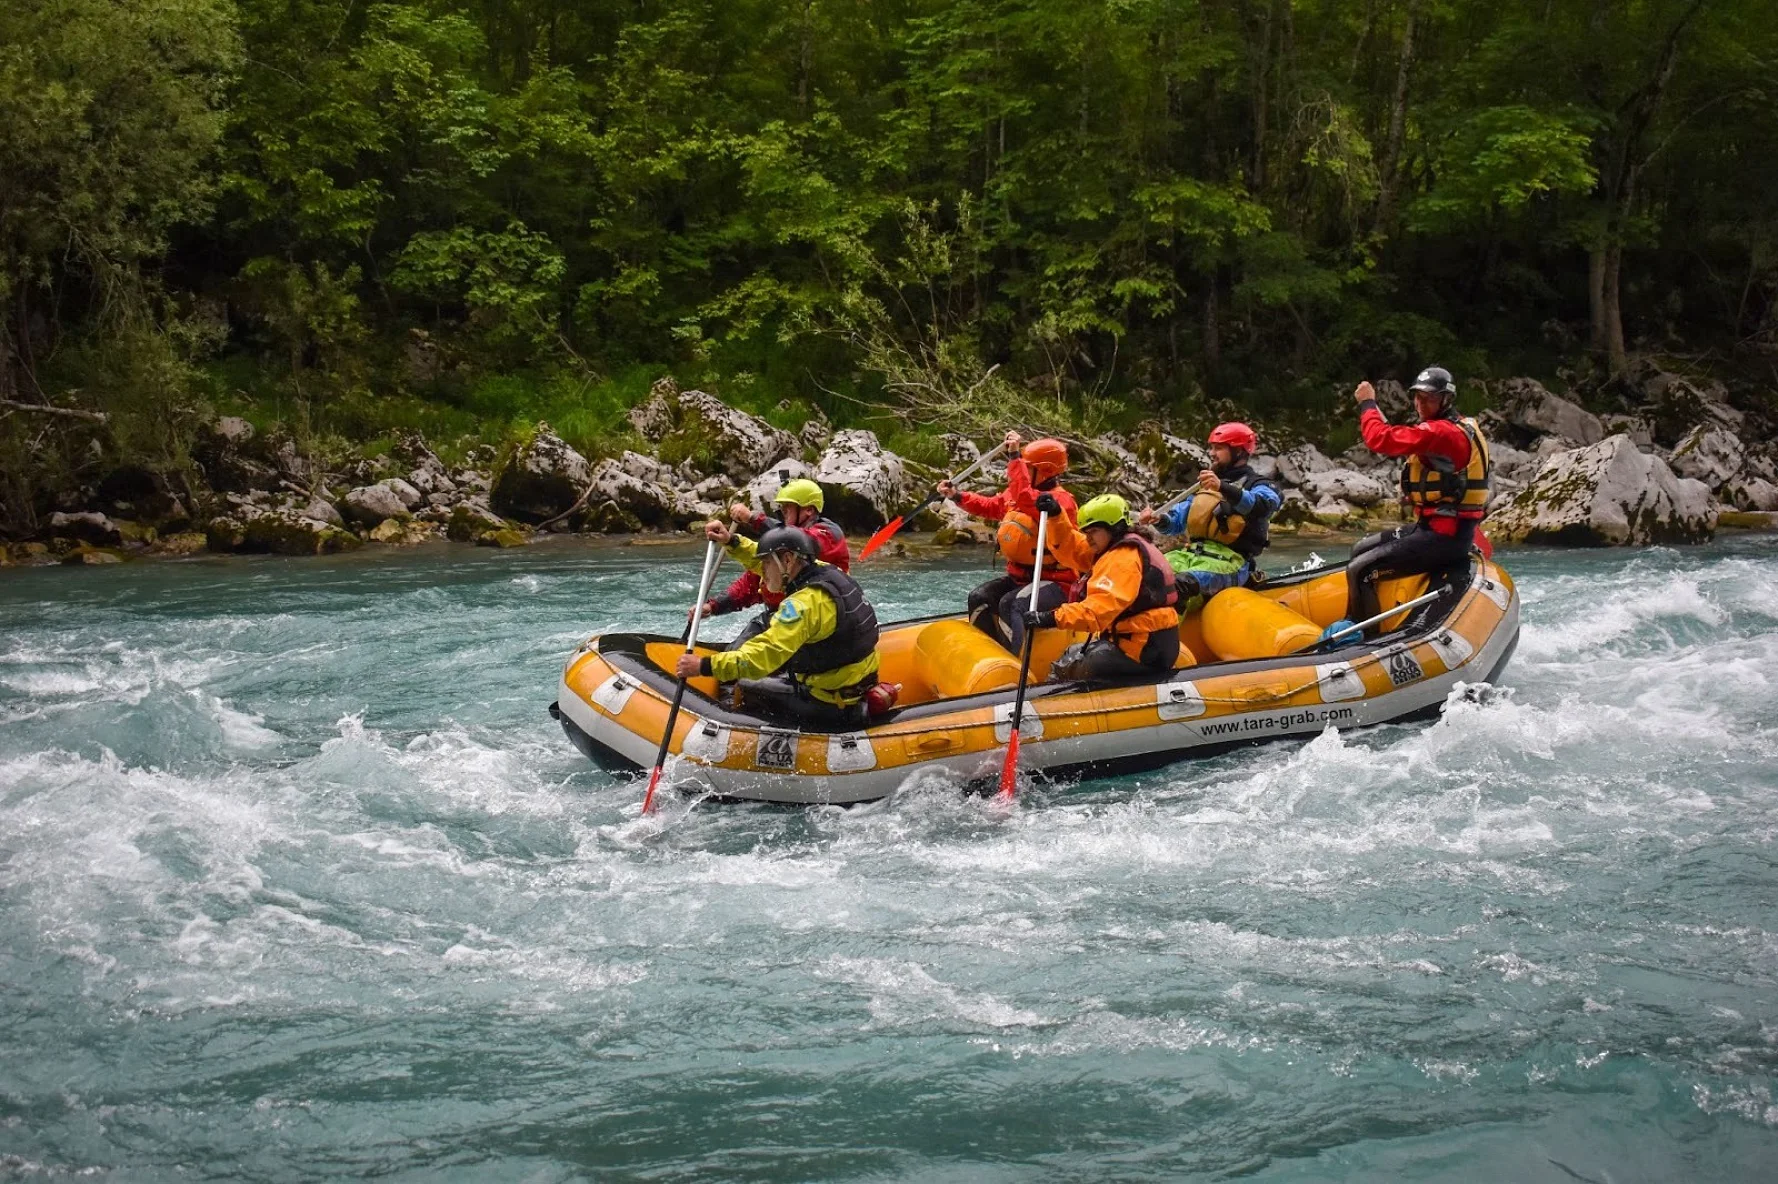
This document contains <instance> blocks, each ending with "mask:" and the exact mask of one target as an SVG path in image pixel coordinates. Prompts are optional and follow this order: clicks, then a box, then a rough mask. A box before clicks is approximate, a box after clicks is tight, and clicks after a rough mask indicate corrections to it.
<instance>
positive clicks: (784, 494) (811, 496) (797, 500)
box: [772, 477, 827, 510]
mask: <svg viewBox="0 0 1778 1184" xmlns="http://www.w3.org/2000/svg"><path fill="white" fill-rule="evenodd" d="M826 500H827V499H826V497H825V496H823V495H822V492H821V487H820V486H819V485H817V484H815V483H814V482H813V481H811V480H809V479H808V478H807V477H798V478H797V479H796V480H794V481H786V482H785V483H784V486H783V488H782V489H780V490H778V492H777V493H776V494H774V495H772V501H773V502H775V503H777V504H780V505H781V504H783V503H785V502H789V503H790V504H791V505H793V506H804V507H807V508H809V509H814V510H819V509H820V508H821V507H822V505H823V504H824V503H825V502H826Z"/></svg>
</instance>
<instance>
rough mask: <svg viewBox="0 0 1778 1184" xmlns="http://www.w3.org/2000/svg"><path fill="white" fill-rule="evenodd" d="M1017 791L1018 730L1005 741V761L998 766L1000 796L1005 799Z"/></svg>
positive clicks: (1008, 798) (1011, 796) (1015, 729)
mask: <svg viewBox="0 0 1778 1184" xmlns="http://www.w3.org/2000/svg"><path fill="white" fill-rule="evenodd" d="M1018 792H1019V730H1018V729H1017V728H1014V729H1013V731H1012V735H1011V736H1010V737H1008V738H1007V741H1006V763H1005V764H1004V765H1001V766H1000V797H1001V800H1003V801H1007V800H1010V799H1012V798H1013V797H1014V796H1015V795H1017V793H1018Z"/></svg>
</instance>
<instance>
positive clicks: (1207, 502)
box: [1185, 493, 1247, 546]
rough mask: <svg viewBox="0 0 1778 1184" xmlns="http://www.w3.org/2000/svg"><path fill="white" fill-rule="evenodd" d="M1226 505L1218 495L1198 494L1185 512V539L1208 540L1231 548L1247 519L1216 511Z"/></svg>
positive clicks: (1245, 525) (1239, 535) (1193, 540)
mask: <svg viewBox="0 0 1778 1184" xmlns="http://www.w3.org/2000/svg"><path fill="white" fill-rule="evenodd" d="M1227 504H1228V503H1227V502H1226V501H1224V500H1223V496H1222V494H1220V493H1200V494H1198V495H1197V496H1196V497H1194V498H1192V504H1191V509H1189V510H1187V511H1186V512H1185V537H1186V538H1187V539H1189V540H1190V541H1192V542H1194V543H1195V542H1199V541H1200V540H1203V539H1208V540H1210V541H1211V542H1215V543H1221V544H1223V545H1224V546H1233V545H1234V542H1235V540H1236V539H1238V538H1240V537H1241V532H1242V531H1243V530H1245V529H1246V528H1247V519H1245V518H1243V517H1241V515H1239V514H1236V513H1233V512H1230V513H1227V514H1218V513H1217V510H1218V509H1219V508H1221V507H1223V506H1226V505H1227Z"/></svg>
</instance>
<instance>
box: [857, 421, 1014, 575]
mask: <svg viewBox="0 0 1778 1184" xmlns="http://www.w3.org/2000/svg"><path fill="white" fill-rule="evenodd" d="M1005 451H1006V445H1005V444H1001V445H1000V446H998V447H996V448H990V449H989V450H988V451H986V452H984V453H982V455H981V456H980V457H979V458H978V459H977V460H976V462H975V463H974V464H973V465H970V466H969V467H968V468H967V469H964V470H963V471H962V472H961V473H958V474H957V475H956V476H955V477H952V478H950V482H951V484H953V485H956V484H957V483H959V482H961V481H967V480H968V479H969V478H970V477H973V476H974V475H975V471H976V470H977V469H979V468H981V467H982V466H983V465H985V464H987V463H988V462H989V461H991V460H993V459H994V458H995V457H997V456H999V455H1000V454H1001V453H1002V452H1005ZM938 499H939V492H938V490H937V488H936V487H935V488H934V489H933V491H932V492H931V493H929V494H927V495H926V500H925V501H923V502H921V503H920V504H919V505H917V506H915V507H914V508H913V509H911V510H909V511H908V512H907V513H905V514H901V515H898V516H896V517H894V518H891V519H890V520H889V521H888V522H886V523H884V524H883V526H882V528H881V529H879V530H878V531H877V533H876V534H873V535H871V536H870V539H869V541H867V542H866V543H865V544H864V549H863V550H861V551H859V552H858V558H859V559H860V560H861V561H862V560H865V559H869V558H870V557H871V554H872V552H874V551H876V549H877V548H878V547H881V546H882V545H883V544H884V543H886V542H888V541H889V540H890V539H892V538H894V537H895V535H896V532H897V531H899V530H900V529H901V528H902V527H904V526H906V525H907V524H908V523H909V522H911V521H913V520H914V519H915V518H918V517H919V516H920V511H921V510H924V509H925V508H926V507H927V506H930V505H931V504H932V503H934V502H936V501H937V500H938Z"/></svg>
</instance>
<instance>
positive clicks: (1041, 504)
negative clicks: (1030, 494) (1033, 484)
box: [1037, 493, 1062, 518]
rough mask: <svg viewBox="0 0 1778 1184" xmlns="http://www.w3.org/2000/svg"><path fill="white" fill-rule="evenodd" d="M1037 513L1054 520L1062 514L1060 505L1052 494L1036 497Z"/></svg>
mask: <svg viewBox="0 0 1778 1184" xmlns="http://www.w3.org/2000/svg"><path fill="white" fill-rule="evenodd" d="M1037 512H1038V513H1039V514H1048V515H1049V516H1050V517H1051V518H1054V517H1056V516H1057V515H1059V514H1060V513H1061V512H1062V503H1061V502H1059V501H1057V500H1056V495H1055V494H1053V493H1040V494H1038V495H1037Z"/></svg>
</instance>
